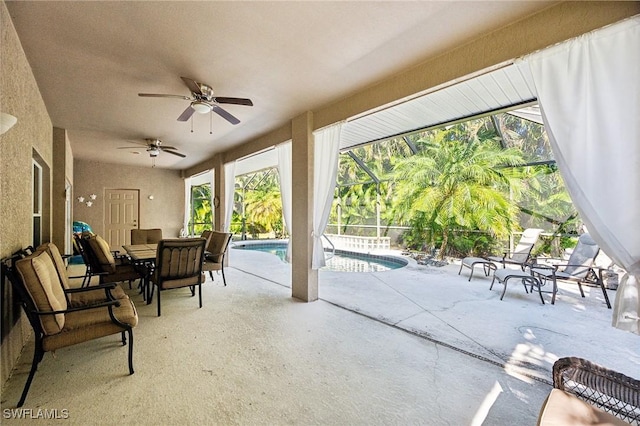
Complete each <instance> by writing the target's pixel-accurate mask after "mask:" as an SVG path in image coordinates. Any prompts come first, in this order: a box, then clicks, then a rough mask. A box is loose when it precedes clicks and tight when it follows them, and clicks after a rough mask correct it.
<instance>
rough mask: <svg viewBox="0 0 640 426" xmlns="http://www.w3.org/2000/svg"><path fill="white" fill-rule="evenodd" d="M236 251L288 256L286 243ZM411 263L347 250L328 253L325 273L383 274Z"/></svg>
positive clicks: (255, 245)
mask: <svg viewBox="0 0 640 426" xmlns="http://www.w3.org/2000/svg"><path fill="white" fill-rule="evenodd" d="M233 248H234V249H240V250H257V251H262V252H266V253H271V254H274V255H276V256H278V257H279V258H280V259H281V260H283V261H284V259H285V256H286V254H287V243H285V242H243V243H236V244H235V245H234V246H233ZM408 263H409V262H408V261H407V260H405V259H402V258H400V257H395V256H382V255H376V254H367V253H356V252H351V251H345V250H336V252H335V254H332V253H331V254H330V253H327V266H325V267H324V268H322V270H325V271H340V272H382V271H389V270H391V269H398V268H402V267H403V266H407V264H408Z"/></svg>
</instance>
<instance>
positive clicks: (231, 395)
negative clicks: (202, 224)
mask: <svg viewBox="0 0 640 426" xmlns="http://www.w3.org/2000/svg"><path fill="white" fill-rule="evenodd" d="M229 257H230V266H229V267H228V268H226V276H227V282H228V286H227V287H223V286H222V283H221V281H222V280H221V277H220V276H219V275H218V276H215V279H214V282H211V280H210V279H207V283H206V284H205V285H204V286H203V299H204V302H203V306H202V308H200V309H198V308H197V304H196V303H195V302H196V300H194V298H192V297H191V296H190V294H189V292H188V291H178V290H176V291H170V292H167V294H166V295H164V296H163V302H162V303H163V315H162V316H161V317H157V314H156V307H155V303H154V304H150V305H146V304H144V303H143V302H142V300H141V296H140V295H139V294H138V293H137V291H136V289H133V290H130V291H129V294H130V296H131V297H132V298H133V300H134V301H135V303H136V307H137V310H138V315H139V318H140V320H139V323H138V325H137V327H136V329H135V336H136V337H135V339H136V343H135V349H134V352H135V355H134V359H135V360H134V362H135V365H136V373H135V374H134V375H131V376H130V375H128V374H127V372H126V367H125V365H126V364H125V363H124V360H125V356H126V349H127V348H126V347H123V346H121V345H120V344H119V339H118V338H113V337H108V338H104V339H98V340H94V341H91V342H87V343H85V344H82V345H76V346H72V347H69V348H63V349H61V350H59V351H57V353H56V356H53V355H51V354H47V355H45V358H44V360H43V361H42V363H40V365H39V368H38V373H37V374H36V377H35V379H34V382H33V385H32V387H31V390H30V392H29V397H28V399H27V402H26V404H25V407H27V409H28V410H31V411H24V412H20V411H18V412H16V414H15V416H13V415H12V413H13V411H11V410H12V409H15V403H16V402H17V401H18V398H19V396H20V393H21V391H22V387H23V386H24V383H25V380H26V377H27V374H28V371H29V368H30V363H31V354H32V353H33V352H32V351H33V349H32V346H33V339H32V340H31V341H30V344H29V345H28V346H29V347H28V348H26V349H25V351H24V352H23V354H22V357H21V358H20V360H19V363H18V365H17V366H16V369H15V370H14V372H13V374H12V376H11V378H10V379H9V380H8V382H7V383H6V384H5V387H4V388H3V390H2V398H1V400H0V405H2V409H3V415H4V418H3V424H4V423H5V422H6V423H7V424H27V423H30V422H32V421H33V420H32V418H30V417H29V416H31V415H33V414H34V413H37V412H39V411H38V410H49V412H51V411H52V410H59V411H55V412H56V413H58V412H62V411H60V410H64V411H63V413H68V418H66V419H64V420H62V421H64V422H66V423H67V424H78V425H85V424H132V425H133V424H135V425H140V424H149V425H152V424H153V425H157V424H184V425H191V424H193V425H201V424H247V425H256V424H264V425H279V424H296V425H297V424H299V425H312V424H318V425H333V424H349V425H389V424H399V425H400V424H402V425H405V424H421V425H422V424H424V425H474V426H475V425H481V424H482V425H485V426H493V425H496V426H498V425H506V424H509V425H532V424H535V423H536V419H537V416H538V413H539V409H540V407H541V405H542V403H543V401H544V399H545V397H546V396H547V395H548V393H549V392H550V390H551V366H552V365H553V362H554V361H555V360H556V359H557V358H559V357H563V356H569V355H571V356H579V357H583V358H587V359H589V360H592V361H594V362H597V363H599V364H602V365H604V366H606V367H608V368H611V369H614V370H617V371H620V372H622V373H625V374H627V375H630V376H633V377H638V376H639V374H638V372H639V371H640V344H639V343H640V337H638V336H636V335H634V334H631V333H626V332H622V331H620V330H617V329H614V328H612V327H611V326H610V317H611V311H610V310H608V309H607V308H606V306H605V305H604V302H603V300H602V294H601V293H599V291H596V289H591V288H589V289H587V297H586V298H585V299H582V298H580V296H579V294H578V293H577V289H573V288H571V287H567V288H564V287H563V288H562V289H561V291H560V293H559V297H558V301H557V303H556V305H554V306H552V305H550V304H549V303H547V304H545V305H542V304H541V303H540V299H539V298H538V295H537V294H532V295H527V294H525V292H524V290H523V288H522V287H521V286H518V285H513V286H510V288H509V289H508V291H507V293H506V295H505V298H504V300H503V301H500V300H499V298H500V294H501V292H502V288H501V286H497V287H494V289H493V291H489V282H490V281H489V280H488V279H487V278H486V277H483V276H481V274H480V275H479V276H477V277H474V279H473V280H472V281H471V282H468V281H467V276H466V273H467V272H463V274H465V275H464V276H459V275H457V271H458V268H459V266H458V265H455V264H452V265H448V266H445V267H442V268H437V267H428V266H420V265H417V264H416V263H415V262H413V261H412V262H410V264H409V265H408V266H406V267H403V268H400V269H397V270H393V271H387V272H377V273H349V272H330V271H320V288H319V291H320V298H321V300H319V301H317V302H314V303H302V302H300V301H298V300H296V299H293V298H292V297H291V290H290V288H289V287H290V276H291V268H290V265H289V264H286V263H284V262H282V261H280V259H279V258H277V257H276V256H274V255H271V254H268V253H264V252H259V251H249V250H234V249H232V250H230V255H229ZM610 293H611V294H610V296H611V298H612V299H613V296H614V294H613V293H614V292H610ZM546 298H547V300H549V297H548V295H546ZM194 325H196V326H194ZM114 401H116V402H115V403H114ZM6 410H8V411H6ZM20 415H22V417H19V416H20Z"/></svg>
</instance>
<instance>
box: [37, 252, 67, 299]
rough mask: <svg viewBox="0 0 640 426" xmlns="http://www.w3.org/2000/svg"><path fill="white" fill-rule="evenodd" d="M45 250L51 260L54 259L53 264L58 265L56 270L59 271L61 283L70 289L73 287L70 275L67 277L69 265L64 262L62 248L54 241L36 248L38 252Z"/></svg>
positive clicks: (63, 286)
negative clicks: (61, 253) (70, 284)
mask: <svg viewBox="0 0 640 426" xmlns="http://www.w3.org/2000/svg"><path fill="white" fill-rule="evenodd" d="M40 251H44V252H46V253H47V254H48V255H49V257H51V260H52V261H53V265H54V266H55V267H56V271H57V272H58V277H59V278H60V283H61V284H62V288H64V289H68V288H71V287H70V286H69V277H67V266H66V265H65V264H64V260H63V259H62V256H61V255H60V250H58V247H56V245H55V244H53V243H43V244H40V245H39V246H38V248H36V252H40Z"/></svg>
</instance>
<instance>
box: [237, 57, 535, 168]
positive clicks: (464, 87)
mask: <svg viewBox="0 0 640 426" xmlns="http://www.w3.org/2000/svg"><path fill="white" fill-rule="evenodd" d="M535 102H536V93H535V88H534V85H533V81H532V79H531V74H530V73H529V72H528V70H526V69H523V68H522V67H518V66H517V65H515V64H513V63H509V64H503V65H501V66H498V67H494V68H493V69H491V70H485V71H484V72H481V73H477V74H475V75H473V76H467V77H465V78H462V79H460V80H459V81H457V82H451V83H450V84H449V85H446V86H443V87H438V88H434V89H432V90H430V91H429V92H427V93H423V94H420V95H417V96H415V97H412V98H410V99H404V100H402V101H399V102H396V103H394V104H392V105H387V106H385V107H383V108H379V109H377V110H375V111H370V112H368V113H366V114H362V115H360V116H359V117H354V118H352V119H350V120H347V123H346V124H345V125H344V127H343V130H342V138H341V143H340V147H341V150H342V151H348V150H349V149H351V148H354V147H356V146H361V145H367V144H370V143H373V142H379V141H384V140H387V139H391V138H393V137H396V136H400V135H405V134H410V133H413V132H416V131H420V130H422V129H426V128H432V127H438V126H443V125H446V124H449V123H452V122H456V121H460V120H466V119H470V118H472V117H479V116H483V115H489V114H491V113H496V112H499V111H505V110H507V111H509V113H511V114H513V115H517V116H519V117H521V118H525V119H528V120H531V121H535V122H537V123H540V124H542V119H541V116H540V111H539V109H538V107H537V105H535ZM277 162H278V158H277V155H276V154H275V151H274V150H266V151H264V152H260V153H257V154H254V155H251V156H249V157H246V158H243V159H241V160H238V161H237V163H236V174H237V175H241V174H245V173H250V172H253V171H257V170H261V169H265V168H268V167H275V166H277Z"/></svg>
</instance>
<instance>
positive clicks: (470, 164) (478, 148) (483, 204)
mask: <svg viewBox="0 0 640 426" xmlns="http://www.w3.org/2000/svg"><path fill="white" fill-rule="evenodd" d="M488 136H494V135H493V134H492V133H491V132H488V133H487V129H486V123H485V121H483V120H475V121H471V122H466V123H463V124H458V125H455V126H452V127H450V128H448V129H442V130H437V131H430V132H428V133H425V134H424V137H423V139H422V140H420V141H419V142H420V145H421V146H422V150H421V151H420V152H419V153H418V154H416V155H414V156H412V157H409V158H407V159H405V160H403V161H401V162H400V164H399V165H398V167H397V169H396V176H395V177H396V188H397V191H396V197H397V200H398V203H399V209H398V210H399V211H404V212H405V214H407V215H409V217H408V219H409V221H410V222H411V225H412V227H413V231H414V237H415V236H416V235H418V236H419V237H420V238H422V239H423V241H424V242H425V243H426V244H427V245H428V246H432V247H434V248H436V246H437V245H439V249H440V256H444V255H445V253H446V251H447V246H448V243H449V239H450V237H451V236H452V235H453V232H454V231H456V230H460V229H463V230H479V231H483V232H486V233H488V234H490V235H491V236H493V237H495V238H506V237H507V236H508V235H509V234H510V232H511V230H512V228H513V227H514V226H515V225H516V224H517V209H516V208H515V207H514V205H513V203H512V201H511V199H510V195H511V196H515V197H517V196H518V195H519V193H520V185H519V179H518V178H517V176H516V173H517V172H515V171H514V169H512V168H506V167H504V166H514V165H518V164H522V162H523V160H522V154H521V153H520V151H518V150H515V149H502V147H501V146H500V145H499V143H498V142H497V140H496V138H495V137H489V138H488Z"/></svg>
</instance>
